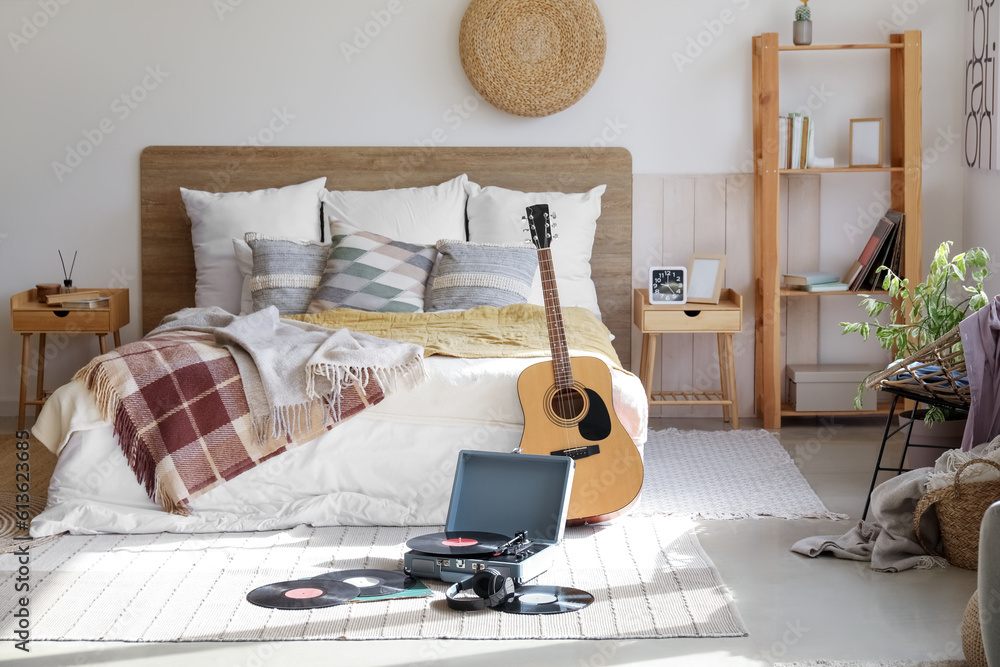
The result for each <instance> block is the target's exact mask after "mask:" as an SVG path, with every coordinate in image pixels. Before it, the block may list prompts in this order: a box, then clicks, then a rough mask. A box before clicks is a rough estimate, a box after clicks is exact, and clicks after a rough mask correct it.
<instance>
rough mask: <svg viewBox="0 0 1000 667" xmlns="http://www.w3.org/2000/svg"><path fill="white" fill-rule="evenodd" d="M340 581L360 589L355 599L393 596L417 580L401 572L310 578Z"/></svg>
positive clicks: (351, 572)
mask: <svg viewBox="0 0 1000 667" xmlns="http://www.w3.org/2000/svg"><path fill="white" fill-rule="evenodd" d="M317 579H319V580H327V581H341V582H343V583H346V584H350V585H352V586H357V587H358V588H359V589H361V592H360V593H358V595H357V597H359V598H374V597H381V596H383V595H395V594H396V593H401V592H402V591H405V590H407V589H409V588H413V586H414V585H416V583H417V580H416V579H414V578H413V577H411V576H410V575H408V574H407V573H406V572H403V571H402V570H372V569H360V570H336V571H334V572H326V573H324V574H320V575H318V576H315V577H312V578H311V579H310V581H316V580H317Z"/></svg>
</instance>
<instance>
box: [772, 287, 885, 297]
mask: <svg viewBox="0 0 1000 667" xmlns="http://www.w3.org/2000/svg"><path fill="white" fill-rule="evenodd" d="M828 294H839V295H841V296H843V295H846V294H850V295H853V296H860V297H865V296H881V295H883V294H888V292H886V291H885V290H869V291H867V292H862V291H859V290H853V291H852V290H841V291H839V292H807V291H805V290H801V289H792V288H791V287H782V288H781V296H826V295H828Z"/></svg>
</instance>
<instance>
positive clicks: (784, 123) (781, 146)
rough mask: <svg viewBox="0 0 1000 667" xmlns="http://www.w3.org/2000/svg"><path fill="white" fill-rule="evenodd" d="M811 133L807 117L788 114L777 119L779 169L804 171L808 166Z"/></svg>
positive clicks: (798, 114) (811, 129)
mask: <svg viewBox="0 0 1000 667" xmlns="http://www.w3.org/2000/svg"><path fill="white" fill-rule="evenodd" d="M812 131H813V128H812V122H811V121H810V118H809V116H803V115H802V114H800V113H790V114H788V115H787V116H780V117H779V118H778V168H779V169H805V168H806V167H808V166H809V164H808V161H809V141H810V135H811V134H812Z"/></svg>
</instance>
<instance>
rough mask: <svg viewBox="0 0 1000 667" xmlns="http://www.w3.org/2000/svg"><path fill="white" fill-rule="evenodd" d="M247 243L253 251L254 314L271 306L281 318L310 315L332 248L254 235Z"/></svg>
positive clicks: (316, 243)
mask: <svg viewBox="0 0 1000 667" xmlns="http://www.w3.org/2000/svg"><path fill="white" fill-rule="evenodd" d="M246 243H247V245H249V246H250V249H251V250H252V251H253V275H252V278H251V280H250V294H251V295H252V298H253V312H257V311H258V310H264V309H265V308H267V307H268V306H276V307H277V308H278V313H279V314H280V315H299V314H301V313H304V312H306V310H308V309H309V302H311V301H312V298H313V294H315V293H316V288H317V287H319V279H320V277H321V276H322V275H323V271H324V270H325V269H326V262H327V258H328V257H329V255H330V244H329V243H319V242H317V241H295V240H292V239H284V238H278V237H273V236H266V235H264V234H255V233H253V232H251V233H249V234H247V235H246Z"/></svg>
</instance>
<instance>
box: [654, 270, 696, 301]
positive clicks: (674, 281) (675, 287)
mask: <svg viewBox="0 0 1000 667" xmlns="http://www.w3.org/2000/svg"><path fill="white" fill-rule="evenodd" d="M649 303H651V304H653V305H656V304H664V305H666V304H672V305H681V304H685V303H687V267H686V266H654V267H652V268H650V269H649Z"/></svg>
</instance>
